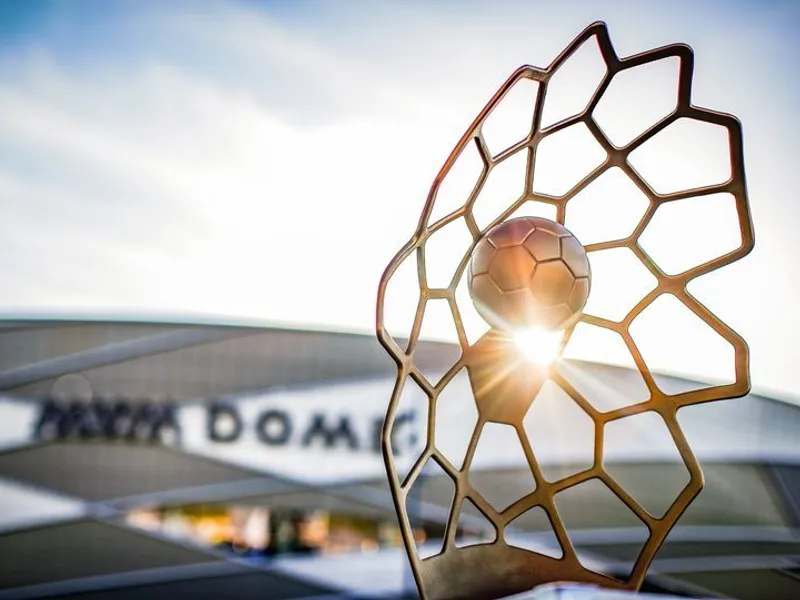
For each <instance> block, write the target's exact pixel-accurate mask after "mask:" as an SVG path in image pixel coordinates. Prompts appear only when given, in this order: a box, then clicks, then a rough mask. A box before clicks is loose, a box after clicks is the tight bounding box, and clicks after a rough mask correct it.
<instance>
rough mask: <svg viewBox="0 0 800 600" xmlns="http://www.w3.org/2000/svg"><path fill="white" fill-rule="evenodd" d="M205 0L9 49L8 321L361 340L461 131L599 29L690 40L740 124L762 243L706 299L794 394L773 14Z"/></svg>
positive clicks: (702, 93)
mask: <svg viewBox="0 0 800 600" xmlns="http://www.w3.org/2000/svg"><path fill="white" fill-rule="evenodd" d="M192 6H195V5H193V4H189V5H187V11H188V12H181V13H179V14H178V13H170V12H167V10H168V9H163V8H160V9H158V11H157V12H153V11H154V10H155V9H152V8H151V9H148V10H150V11H151V12H142V13H137V14H136V15H135V17H136V18H134V19H131V20H130V22H128V23H127V24H125V26H124V27H123V21H124V19H121V20H120V23H118V24H116V25H114V24H113V23H112V24H111V25H109V27H112V28H113V27H117V26H118V27H119V28H120V30H121V33H120V37H119V40H120V42H119V44H120V48H115V49H114V52H113V53H109V54H108V55H103V54H98V55H96V56H94V57H92V58H87V57H86V56H83V55H82V56H81V58H80V59H73V58H71V57H70V56H69V54H68V53H67V54H59V53H58V51H57V50H55V49H54V48H51V47H49V46H48V40H47V39H43V40H41V41H40V42H38V43H37V45H36V46H31V47H30V48H26V49H23V50H21V51H20V50H19V49H15V50H14V58H15V61H16V62H15V63H14V64H13V65H12V61H10V59H9V57H8V56H3V53H2V51H1V50H0V74H1V75H3V77H2V78H1V79H2V81H0V131H2V135H0V158H1V159H2V160H0V203H2V206H3V208H4V211H3V219H2V220H1V221H0V248H1V249H2V251H1V252H0V270H1V271H2V273H3V277H4V294H3V298H2V300H0V308H2V309H4V310H6V311H12V310H22V311H27V312H37V311H56V312H73V311H87V310H88V311H92V310H96V311H102V312H112V313H113V312H117V313H119V312H122V313H131V312H133V313H146V314H152V313H154V312H155V313H159V312H160V313H170V314H174V313H183V312H189V313H201V314H202V313H207V314H214V315H225V316H230V317H241V318H245V319H255V320H259V321H273V322H274V321H287V322H308V323H322V324H330V325H333V326H342V327H347V328H358V329H370V328H371V327H372V321H373V318H374V301H375V293H376V289H377V281H378V278H379V277H380V274H381V272H382V270H383V268H384V267H385V266H386V264H387V263H388V261H389V259H390V258H391V256H392V255H393V254H394V252H396V251H397V250H398V249H399V247H400V246H401V245H402V244H403V243H404V242H405V241H406V240H407V239H408V237H410V235H411V233H412V232H413V229H414V227H415V225H416V222H417V219H418V217H419V213H420V211H421V209H422V205H423V201H424V198H425V197H426V195H427V191H428V187H429V186H430V184H431V182H432V180H433V177H434V175H435V174H436V172H437V170H438V169H439V168H440V166H441V164H442V163H443V161H444V159H445V158H446V156H447V154H448V153H449V151H450V150H451V148H452V146H453V145H454V144H455V142H456V141H457V140H458V138H459V137H460V135H461V134H462V132H463V130H464V128H466V126H467V125H468V124H469V123H470V121H471V120H472V119H473V118H474V116H475V114H477V112H478V110H479V109H480V108H481V107H482V105H483V103H484V102H485V101H486V99H487V98H488V97H489V96H490V95H491V94H492V93H493V92H494V90H495V89H496V87H497V86H498V85H499V84H500V83H501V82H502V80H503V79H504V78H505V77H506V76H507V75H508V74H509V73H510V72H511V71H512V70H513V69H514V68H515V67H516V66H518V65H519V64H522V63H526V62H528V63H534V64H540V65H544V64H546V63H548V62H549V61H550V60H551V59H552V58H553V56H554V54H555V53H556V51H558V50H559V49H560V48H561V47H563V45H564V44H565V43H566V42H567V41H569V39H570V38H571V37H572V36H573V35H574V34H575V33H576V32H577V31H578V30H579V29H580V28H581V27H582V26H584V25H585V24H587V23H588V22H590V21H591V20H592V19H594V18H596V17H599V16H605V17H606V18H607V20H608V21H609V22H610V29H611V35H612V39H613V40H614V42H615V43H616V45H617V49H618V51H619V53H620V54H622V55H626V54H630V53H633V52H638V51H641V50H644V49H647V48H651V47H653V46H656V45H659V44H662V43H669V42H673V41H687V42H689V43H691V44H692V45H694V46H695V48H696V50H697V69H696V79H695V80H696V84H695V99H696V101H697V103H698V104H700V105H703V106H710V107H712V108H719V109H722V110H729V111H731V112H734V113H736V114H737V115H738V116H740V117H741V118H742V120H743V122H744V124H745V132H746V136H747V137H746V140H747V144H748V145H747V153H748V155H747V158H748V176H749V183H750V192H751V197H752V200H753V213H754V217H755V221H756V227H757V235H758V238H759V242H758V243H759V246H758V247H757V250H756V251H755V252H754V254H753V256H752V258H748V259H747V260H746V261H744V262H743V263H742V264H741V265H737V266H736V267H732V268H731V270H730V271H729V273H730V275H720V276H719V277H717V278H716V279H715V282H716V283H715V284H714V285H712V286H709V285H706V286H705V287H704V289H703V292H704V294H703V297H704V298H706V297H707V298H708V300H709V304H710V306H711V307H712V308H713V309H715V310H716V309H718V310H719V311H720V312H721V313H722V314H723V315H724V316H725V317H726V319H727V320H728V321H729V322H730V324H731V325H732V326H734V327H735V328H736V329H739V330H741V332H742V333H743V334H744V335H745V337H746V338H747V339H748V340H749V341H750V343H751V346H752V349H753V370H754V374H755V375H756V376H755V381H756V383H759V381H763V383H764V384H768V385H770V386H772V387H777V388H783V389H786V390H790V389H792V379H793V377H792V375H793V373H792V368H793V366H792V365H791V364H790V363H791V352H790V351H789V350H788V349H789V348H791V345H790V344H791V343H792V342H793V339H794V338H795V337H796V336H797V334H798V333H799V331H798V329H800V323H798V319H797V317H796V316H793V315H795V311H794V301H795V299H796V298H797V292H798V288H797V284H796V283H794V280H795V278H794V277H793V276H792V274H795V273H797V265H796V262H795V261H794V260H793V258H792V257H793V256H794V254H796V250H797V249H798V246H797V240H796V236H795V235H794V233H793V231H792V230H793V226H791V223H793V222H795V221H796V217H797V216H798V209H797V208H796V207H795V206H794V205H793V204H792V206H791V208H790V207H789V202H788V201H787V198H788V196H787V194H786V192H785V190H795V189H797V183H796V180H797V175H796V171H795V169H794V166H793V165H794V163H795V162H796V157H797V142H796V141H795V140H786V139H785V135H784V132H785V131H786V125H785V123H787V122H788V123H796V120H793V119H794V117H793V116H792V114H791V112H790V110H791V107H792V106H793V103H792V99H793V98H794V99H796V98H797V91H798V86H797V81H796V77H794V78H793V79H792V78H791V77H789V78H786V77H785V76H780V77H779V75H781V74H780V73H777V72H776V71H775V69H774V68H772V69H765V70H759V69H758V68H757V67H758V66H759V65H762V64H764V62H765V61H766V60H767V59H773V60H775V58H774V57H777V56H780V53H781V52H785V49H786V45H787V44H793V43H794V42H790V41H787V40H786V39H784V38H781V37H778V36H775V35H772V34H770V31H772V30H770V28H769V27H768V25H769V24H770V23H773V22H774V20H775V18H776V17H775V16H774V15H773V16H770V15H767V16H757V15H744V16H743V14H741V13H737V14H734V13H730V14H729V15H728V16H722V17H720V16H719V15H716V14H710V13H708V14H706V13H701V14H700V15H699V16H698V18H696V19H694V20H691V21H690V20H687V19H684V18H683V17H684V16H687V15H689V14H690V13H691V14H695V13H692V11H693V10H694V9H692V8H691V7H689V6H688V5H684V4H677V5H676V4H675V3H665V4H661V5H653V6H652V7H649V10H650V14H649V15H648V17H647V18H646V19H645V18H644V16H643V15H642V14H637V13H636V11H632V10H631V7H630V6H629V5H627V4H624V3H619V4H616V5H613V6H609V7H607V11H606V14H604V15H601V14H600V12H599V11H598V9H597V8H596V7H595V5H594V4H591V3H589V4H586V3H577V2H576V3H573V5H571V9H564V10H563V11H562V12H558V11H556V10H555V9H551V10H549V11H544V10H543V9H542V7H541V6H538V5H534V4H532V5H531V6H530V7H528V8H522V7H520V6H518V3H508V4H503V5H501V7H500V8H497V9H496V10H495V9H492V10H491V11H488V9H487V7H486V6H483V5H480V6H478V5H466V6H465V7H464V8H463V9H461V10H458V11H456V10H455V9H454V8H453V7H452V6H450V5H447V4H445V5H436V6H435V7H433V8H431V7H427V6H422V5H420V6H414V7H413V8H407V7H403V6H399V5H398V6H391V5H384V4H381V5H376V7H372V8H370V9H363V10H362V8H360V6H361V4H360V3H354V4H353V5H347V6H345V7H343V8H342V9H341V10H340V11H339V12H340V14H338V13H337V14H336V15H334V16H335V17H336V18H335V20H334V22H333V24H332V25H330V26H326V25H324V24H323V22H322V21H320V20H315V19H314V18H313V15H309V16H308V18H307V21H306V22H307V24H308V26H307V27H300V26H299V25H295V26H292V25H289V24H288V23H289V21H286V20H281V19H279V18H277V17H270V16H269V15H267V14H265V13H264V12H261V11H258V10H256V9H254V8H245V7H244V6H243V5H238V4H228V5H224V4H215V5H213V8H209V7H208V6H206V7H205V8H204V11H205V12H199V11H196V10H193V9H192V8H191V7H192ZM487 11H488V12H487ZM670 12H671V14H672V18H666V19H665V18H662V17H664V16H665V15H666V14H667V13H670ZM720 18H722V19H723V20H724V21H725V23H726V27H727V29H726V28H720V27H719V26H718V21H719V19H720ZM320 19H321V17H320ZM112 37H113V36H112ZM745 37H746V38H747V39H748V40H749V43H748V44H747V45H746V47H745V46H744V45H741V44H740V40H741V39H744V38H745ZM75 43H76V44H79V43H80V41H79V40H77V41H76V42H75ZM128 46H130V49H129V51H128V52H127V53H126V52H125V51H124V49H125V48H126V47H128ZM791 47H796V46H791ZM748 53H751V54H748ZM742 73H747V74H748V76H749V77H750V83H749V84H746V85H745V84H743V82H742V79H741V74H742ZM787 73H788V71H787ZM776 96H777V98H775V97H776ZM765 107H767V108H768V110H765ZM781 140H782V141H781ZM765 157H768V158H765ZM776 272H777V273H782V274H783V279H782V280H781V283H780V284H776V283H775V276H774V275H773V274H774V273H776ZM775 285H780V286H783V287H781V289H783V290H785V293H783V294H776V298H775V299H774V300H773V305H772V306H771V308H770V309H769V310H767V309H766V308H765V307H764V302H763V298H762V295H763V293H762V290H764V289H767V288H769V286H775ZM665 367H667V368H669V365H665Z"/></svg>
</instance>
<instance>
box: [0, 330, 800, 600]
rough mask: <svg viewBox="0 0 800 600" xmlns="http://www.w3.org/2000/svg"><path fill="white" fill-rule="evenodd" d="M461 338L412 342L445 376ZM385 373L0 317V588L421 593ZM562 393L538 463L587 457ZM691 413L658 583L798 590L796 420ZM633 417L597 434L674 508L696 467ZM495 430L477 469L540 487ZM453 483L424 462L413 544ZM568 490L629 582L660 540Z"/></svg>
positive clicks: (516, 529) (753, 408) (617, 462)
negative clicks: (399, 495)
mask: <svg viewBox="0 0 800 600" xmlns="http://www.w3.org/2000/svg"><path fill="white" fill-rule="evenodd" d="M454 351H455V349H454V348H453V347H452V346H450V345H448V344H444V343H437V342H423V343H421V344H420V345H419V346H418V348H417V349H416V351H415V352H416V358H417V362H418V364H421V365H423V369H424V370H426V371H428V372H431V373H436V372H442V371H444V370H445V369H447V368H448V366H449V365H450V364H451V362H452V360H453V359H452V357H453V353H454ZM571 368H573V369H574V372H575V373H576V374H577V376H578V377H579V378H582V379H583V382H584V385H585V386H589V387H590V388H592V389H593V392H592V393H596V399H597V401H598V402H601V403H602V402H603V401H604V398H605V399H606V400H608V399H613V398H611V397H612V396H613V395H614V393H615V392H614V390H619V389H622V390H627V389H628V388H629V387H630V386H631V385H633V383H632V382H633V379H632V378H633V374H632V373H631V372H629V371H627V370H626V369H623V368H621V367H613V366H605V365H599V364H592V363H574V364H572V365H571ZM661 382H662V383H663V385H665V386H667V387H670V386H672V388H674V389H685V388H686V387H687V386H690V387H691V386H693V385H696V383H695V382H689V381H685V380H681V379H678V378H674V377H662V378H661ZM393 383H394V372H393V365H392V363H391V362H390V360H389V358H388V357H387V355H386V354H385V353H384V352H383V351H382V350H381V349H380V347H379V346H378V343H377V341H376V340H375V338H374V337H373V336H371V335H357V334H346V333H339V332H333V331H311V330H300V329H296V330H292V329H281V328H255V327H243V326H226V325H208V324H202V325H201V324H185V323H142V322H100V321H37V320H29V321H22V320H20V321H7V322H4V323H2V328H0V394H2V395H1V396H0V556H2V559H1V560H0V600H2V599H4V598H6V599H8V598H41V597H58V596H69V597H70V598H81V599H83V598H85V599H90V598H92V599H94V598H104V597H122V598H130V599H135V598H146V597H183V596H187V597H188V596H191V597H192V598H205V597H209V598H211V597H214V598H220V597H231V594H233V593H235V597H237V598H286V599H289V598H319V597H326V598H336V597H342V598H344V597H348V598H352V597H364V598H367V597H369V598H378V597H385V598H401V597H413V596H415V595H416V593H415V591H414V588H413V583H412V581H411V579H410V575H409V570H408V568H407V565H406V560H405V557H404V553H403V551H402V549H401V548H400V546H399V540H398V534H397V530H396V517H395V513H394V510H393V507H392V501H391V498H390V495H389V491H388V486H387V484H386V483H385V474H384V467H383V461H382V457H381V454H380V451H379V447H378V436H379V432H380V426H381V423H382V419H383V416H384V413H385V410H386V404H387V401H388V397H389V393H390V392H391V389H392V386H393ZM548 402H550V401H547V402H546V401H544V400H543V401H542V402H539V400H538V399H537V404H541V405H542V406H548ZM534 406H536V404H534ZM550 406H551V409H552V410H549V412H546V413H542V414H541V415H538V416H537V419H534V422H532V423H531V426H532V427H534V428H535V427H537V426H539V427H540V429H541V431H540V432H539V433H540V435H539V438H537V439H543V440H544V441H545V442H547V445H548V446H549V447H551V448H553V449H554V450H553V451H552V452H551V453H550V454H547V452H544V454H543V457H544V458H543V466H544V468H545V469H555V470H559V469H560V470H562V471H564V470H565V469H566V470H569V469H571V468H573V467H574V468H580V464H582V461H583V462H585V460H586V459H587V452H590V447H591V439H589V446H587V445H586V441H585V440H584V439H582V438H581V436H577V435H576V434H575V432H579V431H582V430H581V427H582V426H583V425H581V423H579V421H580V420H581V417H580V415H579V414H577V413H574V411H572V412H571V409H570V410H568V409H566V408H559V406H560V405H559V404H558V402H556V401H555V400H553V401H552V402H550ZM437 410H438V409H437ZM442 410H445V409H444V408H443V409H442ZM447 410H450V411H451V412H450V413H447V412H446V411H445V413H444V414H443V415H439V414H438V413H437V415H435V418H437V419H438V418H440V417H441V418H443V419H450V420H451V421H452V422H453V425H452V427H446V428H445V429H446V430H447V431H448V432H449V433H448V434H447V437H446V438H444V439H442V440H441V444H443V445H444V446H447V447H448V452H452V453H454V454H457V453H458V451H459V448H460V447H463V444H464V436H463V429H464V428H463V427H459V425H458V421H459V420H464V419H462V418H461V417H462V416H463V415H464V414H466V413H465V412H464V411H465V410H466V409H465V408H464V407H463V406H459V405H458V404H457V403H456V404H453V406H452V407H451V408H450V409H447ZM426 411H427V409H426V404H425V401H424V398H423V397H421V396H420V395H417V396H414V395H413V394H412V395H411V396H410V397H409V398H408V399H407V402H406V403H405V404H404V406H403V407H402V410H401V413H400V416H399V423H400V425H399V426H398V428H397V431H396V432H395V433H396V435H395V437H394V439H393V443H394V444H395V445H396V446H395V447H396V449H398V450H399V452H400V454H401V455H402V456H406V457H407V461H406V463H407V464H406V467H408V466H409V465H410V464H411V463H412V462H413V460H414V457H415V456H416V455H418V451H419V448H420V444H421V443H422V435H421V427H422V425H423V423H424V419H425V418H427V412H426ZM554 412H555V413H557V414H556V415H555V417H557V418H553V413H554ZM539 417H541V418H539ZM548 419H551V420H548ZM466 420H468V419H466ZM680 422H681V425H682V426H683V428H684V430H685V432H686V435H687V437H688V439H689V441H690V443H691V444H692V446H693V448H694V449H695V451H696V454H697V456H698V458H699V459H700V461H701V463H702V465H703V469H704V473H705V478H706V487H705V489H704V490H703V492H702V493H701V495H700V496H699V497H698V498H697V500H696V501H695V502H694V504H693V505H692V506H691V507H690V508H689V510H688V511H687V512H686V514H685V515H684V518H683V520H682V521H681V524H680V525H679V526H678V528H676V530H674V531H673V533H672V534H671V536H670V537H669V539H668V542H667V544H666V545H665V547H664V548H663V549H662V551H661V552H660V553H659V555H658V558H657V559H656V561H655V562H654V564H653V568H652V575H651V576H650V578H649V579H648V581H647V584H646V589H649V590H658V591H665V592H670V593H673V594H684V595H696V596H703V597H715V596H724V597H732V598H741V599H750V598H797V597H800V570H798V564H800V562H798V561H800V524H799V523H798V519H800V444H797V441H796V440H797V432H798V431H800V410H799V409H798V408H797V407H796V406H794V405H791V404H788V403H784V402H781V401H778V400H775V399H771V398H767V397H763V396H759V395H756V394H751V395H749V396H747V397H746V398H743V399H738V400H732V401H727V402H722V403H715V404H712V405H698V406H694V407H689V408H686V409H682V411H681V413H680ZM542 423H544V424H545V425H547V426H546V427H544V428H543V429H542V425H541V424H542ZM537 424H538V425H537ZM641 425H642V426H641V427H636V428H631V429H629V430H626V431H621V432H618V435H615V436H611V435H609V436H608V439H605V440H604V444H605V451H604V458H605V465H606V468H607V469H608V471H609V473H611V474H612V476H613V477H614V478H615V479H617V481H619V482H620V483H621V484H623V485H624V486H625V487H626V489H628V490H629V491H630V492H631V494H632V495H633V496H634V497H635V498H636V499H637V500H638V501H639V502H640V503H641V504H642V505H643V506H645V508H647V509H648V510H649V511H652V512H658V511H659V510H662V511H663V510H664V509H665V508H666V506H667V505H668V504H669V502H670V500H671V498H673V497H674V495H675V493H676V490H680V489H681V487H682V486H683V485H684V484H685V478H686V472H685V468H684V467H683V465H682V463H681V462H680V461H679V458H678V457H677V454H676V452H675V450H674V448H673V447H672V444H671V440H670V439H669V438H668V436H667V438H664V436H663V435H660V434H659V433H658V432H657V431H655V430H654V429H652V428H650V427H649V425H648V423H646V422H645V421H642V423H641ZM487 435H488V434H487ZM588 436H589V438H591V436H592V431H591V430H590V431H589V432H588ZM506 442H507V438H505V437H504V436H503V435H502V432H496V434H495V437H494V438H493V440H492V441H491V443H489V444H486V448H487V449H486V451H485V452H483V453H482V454H481V457H480V458H478V457H477V456H476V461H475V463H474V469H473V471H471V474H470V479H471V481H473V483H474V484H475V487H476V488H477V489H479V490H481V491H482V492H484V491H485V494H486V496H487V499H490V500H492V501H493V502H494V501H495V500H496V501H497V502H501V503H502V501H503V496H509V495H510V496H513V495H514V494H516V495H517V496H519V494H520V493H524V491H525V486H529V485H530V481H529V479H530V475H529V474H526V472H525V469H523V468H522V466H521V464H520V462H519V461H518V460H517V458H515V455H514V452H513V448H511V446H509V445H508V444H507V443H506ZM437 443H439V442H438V441H437ZM512 445H513V444H512ZM509 450H511V452H508V451H509ZM462 452H463V450H462ZM415 453H417V454H415ZM401 462H402V461H401ZM449 485H450V484H449V480H446V479H445V478H442V477H437V476H436V475H435V474H434V473H430V474H426V475H425V477H424V479H423V480H421V483H420V485H419V486H418V488H419V489H418V490H417V492H416V493H415V494H414V496H413V502H414V504H415V507H414V508H413V510H412V509H410V510H411V512H412V513H413V516H414V519H415V527H416V528H417V531H418V535H419V538H418V539H419V542H420V548H421V552H425V551H429V550H430V548H435V547H436V544H437V542H438V543H439V544H441V539H439V536H441V532H442V524H443V523H444V522H445V520H446V518H447V515H448V511H449V509H450V501H451V498H452V489H451V487H448V486H449ZM579 488H581V489H580V490H579V489H578V488H574V490H575V491H574V493H571V494H570V495H569V497H566V496H565V498H564V499H563V503H562V504H559V511H560V512H561V513H562V515H563V517H564V520H565V522H566V525H567V527H568V529H569V531H570V536H571V539H572V541H573V543H574V544H575V546H576V547H577V548H578V550H579V552H580V554H581V557H582V560H584V559H585V564H586V565H588V566H590V567H591V568H596V569H599V570H603V571H606V572H610V573H614V574H619V575H623V576H624V575H625V573H626V570H627V569H630V566H631V564H632V560H633V558H634V557H635V556H636V553H637V552H638V549H639V548H640V547H641V544H642V541H643V540H644V537H645V536H646V534H647V532H646V531H642V529H643V528H642V526H641V524H640V523H639V524H637V522H635V519H634V521H631V515H630V514H628V513H626V512H625V511H622V510H619V508H620V507H619V506H617V504H618V501H616V499H615V498H614V497H613V496H609V494H608V493H607V490H603V489H602V486H600V487H597V486H592V485H585V486H584V485H583V484H582V486H579ZM564 494H566V492H565V493H564ZM513 525H514V526H513V527H511V529H510V530H507V531H506V535H507V536H509V535H510V536H516V538H517V540H518V542H519V543H520V544H529V547H531V548H536V549H538V550H539V551H542V552H548V550H549V549H552V543H551V534H548V532H547V531H546V530H545V529H544V528H543V527H542V524H541V522H536V521H535V520H530V521H525V522H523V521H520V522H519V523H515V524H513ZM457 535H458V539H459V540H461V541H462V542H463V543H469V541H470V540H481V539H485V538H486V537H489V538H490V537H491V536H492V532H489V531H486V530H485V529H484V528H483V522H482V520H481V516H480V514H479V513H477V512H472V513H465V515H464V516H463V517H462V518H460V519H459V532H458V534H457Z"/></svg>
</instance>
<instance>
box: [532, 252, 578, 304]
mask: <svg viewBox="0 0 800 600" xmlns="http://www.w3.org/2000/svg"><path fill="white" fill-rule="evenodd" d="M574 285H575V276H574V275H573V274H572V271H570V270H569V268H567V265H566V264H565V263H564V262H563V261H561V260H553V261H550V262H546V263H541V264H540V265H538V266H537V267H536V272H535V273H534V276H533V278H531V283H530V289H531V291H532V292H533V295H534V296H536V298H537V300H539V302H541V303H542V304H544V305H545V306H556V305H558V304H565V303H566V302H568V301H569V295H570V293H571V292H572V287H573V286H574Z"/></svg>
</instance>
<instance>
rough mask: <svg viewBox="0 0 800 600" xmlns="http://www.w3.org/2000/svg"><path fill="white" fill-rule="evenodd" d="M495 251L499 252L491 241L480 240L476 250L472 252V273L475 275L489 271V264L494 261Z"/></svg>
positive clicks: (470, 266)
mask: <svg viewBox="0 0 800 600" xmlns="http://www.w3.org/2000/svg"><path fill="white" fill-rule="evenodd" d="M495 252H497V249H496V248H495V247H494V246H493V245H492V244H491V242H488V241H486V242H485V243H483V240H481V242H478V245H477V246H475V250H473V252H472V258H471V259H470V263H469V272H470V274H471V275H472V276H475V275H480V274H481V273H488V272H489V265H490V264H491V263H492V259H493V258H494V253H495Z"/></svg>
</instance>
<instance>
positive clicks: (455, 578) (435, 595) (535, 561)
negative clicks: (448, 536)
mask: <svg viewBox="0 0 800 600" xmlns="http://www.w3.org/2000/svg"><path fill="white" fill-rule="evenodd" d="M420 579H421V580H422V588H423V589H424V591H425V594H424V595H425V597H426V598H427V599H429V600H466V599H469V600H496V599H497V598H502V597H504V596H512V595H514V594H519V593H522V592H527V591H530V590H532V589H533V588H535V587H536V586H539V585H542V584H545V583H552V582H554V581H563V582H571V583H585V584H594V585H599V586H602V587H605V588H613V589H624V588H625V587H626V586H625V584H624V583H623V582H621V581H618V580H616V579H612V578H611V577H606V576H605V575H600V574H599V573H594V572H592V571H588V570H587V569H586V568H585V567H583V566H582V565H581V564H580V563H579V562H578V561H577V559H572V560H567V559H555V558H551V557H549V556H545V555H543V554H537V553H535V552H531V551H528V550H523V549H521V548H516V547H514V546H509V545H507V544H504V543H502V542H495V543H493V544H479V545H476V546H469V547H467V548H458V549H452V550H450V551H449V552H445V553H444V554H439V555H438V556H432V557H430V558H426V559H424V560H422V561H421V565H420Z"/></svg>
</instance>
